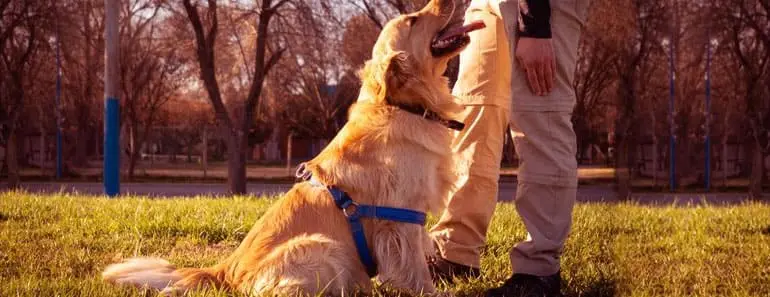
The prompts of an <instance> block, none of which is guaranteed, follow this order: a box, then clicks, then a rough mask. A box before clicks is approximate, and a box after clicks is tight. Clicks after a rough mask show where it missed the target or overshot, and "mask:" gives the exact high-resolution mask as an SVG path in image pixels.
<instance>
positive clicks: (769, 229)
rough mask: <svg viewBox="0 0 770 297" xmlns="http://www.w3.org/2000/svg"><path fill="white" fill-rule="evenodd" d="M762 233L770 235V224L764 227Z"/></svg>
mask: <svg viewBox="0 0 770 297" xmlns="http://www.w3.org/2000/svg"><path fill="white" fill-rule="evenodd" d="M761 232H762V235H767V236H770V226H767V227H765V228H762V231H761Z"/></svg>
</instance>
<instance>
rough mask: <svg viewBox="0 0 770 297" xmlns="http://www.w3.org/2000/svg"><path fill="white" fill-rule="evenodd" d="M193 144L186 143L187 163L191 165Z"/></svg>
mask: <svg viewBox="0 0 770 297" xmlns="http://www.w3.org/2000/svg"><path fill="white" fill-rule="evenodd" d="M193 146H194V144H193V143H187V163H192V162H193V161H192V151H193Z"/></svg>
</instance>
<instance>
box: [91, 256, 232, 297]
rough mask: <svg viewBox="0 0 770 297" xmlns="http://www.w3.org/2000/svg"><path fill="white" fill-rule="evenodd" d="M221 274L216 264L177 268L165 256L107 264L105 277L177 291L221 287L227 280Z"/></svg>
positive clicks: (109, 279)
mask: <svg viewBox="0 0 770 297" xmlns="http://www.w3.org/2000/svg"><path fill="white" fill-rule="evenodd" d="M220 275H221V274H219V273H217V272H216V271H215V269H214V268H181V269H177V268H176V267H174V265H171V263H169V262H168V261H166V260H163V259H158V258H133V259H128V260H126V261H124V262H121V263H116V264H112V265H110V266H107V268H106V269H104V272H103V273H102V278H103V279H104V280H105V281H107V282H110V283H114V284H118V285H131V286H135V287H139V288H153V289H157V290H160V291H161V292H162V293H175V292H185V291H187V290H190V289H197V288H221V287H222V285H223V284H224V282H223V280H222V279H221V277H220Z"/></svg>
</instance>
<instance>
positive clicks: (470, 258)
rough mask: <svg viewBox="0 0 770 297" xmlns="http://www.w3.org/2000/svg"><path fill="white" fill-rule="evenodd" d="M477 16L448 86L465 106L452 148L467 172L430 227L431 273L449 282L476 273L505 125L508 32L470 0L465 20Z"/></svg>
mask: <svg viewBox="0 0 770 297" xmlns="http://www.w3.org/2000/svg"><path fill="white" fill-rule="evenodd" d="M481 2H482V1H479V3H481ZM479 19H481V20H483V21H484V23H485V24H486V28H485V29H482V30H479V31H475V32H472V33H471V34H470V38H471V43H470V44H469V46H468V47H467V48H466V49H465V50H464V51H463V52H462V53H461V55H460V71H459V76H458V81H457V83H456V84H455V87H454V90H453V93H454V95H455V96H456V97H457V100H458V101H459V102H460V103H461V104H464V105H465V106H466V110H465V112H464V119H463V122H465V124H466V128H465V129H464V130H463V131H461V132H459V133H458V135H456V138H455V143H454V146H455V150H456V151H457V152H458V155H459V156H460V157H461V158H463V159H465V160H467V161H468V164H469V166H468V167H467V170H468V171H467V172H464V174H463V176H462V177H461V178H460V179H459V180H458V182H457V184H456V186H457V187H458V189H457V191H456V192H455V193H454V194H453V196H452V197H451V198H450V199H449V201H448V205H447V209H446V210H445V211H444V213H443V214H442V216H441V217H440V219H439V222H438V223H437V224H436V225H435V226H434V227H433V228H432V229H431V235H432V236H433V239H434V242H435V243H436V246H437V248H438V251H439V256H440V257H441V258H442V259H439V260H440V261H439V262H440V263H435V262H434V263H433V265H432V267H433V268H434V272H435V273H434V276H435V277H436V278H439V279H445V280H450V281H451V277H452V276H453V275H455V274H471V275H474V274H478V267H479V266H480V250H481V248H482V247H483V246H484V242H485V241H486V232H487V227H488V225H489V221H490V219H491V217H492V214H493V212H494V210H495V205H496V203H497V186H498V184H497V182H498V179H499V175H500V160H501V157H502V148H503V142H504V140H505V138H504V137H505V133H506V127H507V126H508V106H510V72H511V70H510V67H511V62H510V58H509V57H510V56H509V54H508V53H509V48H508V41H507V35H506V33H505V29H504V27H503V23H502V20H501V18H500V17H499V16H498V15H495V14H494V13H493V12H492V9H490V8H489V7H488V5H486V1H483V5H479V4H478V3H471V6H470V8H469V9H468V11H467V13H466V22H470V21H474V20H479ZM442 261H443V262H442ZM446 261H449V263H446ZM452 268H459V270H460V271H457V269H452ZM470 268H474V269H473V270H474V271H475V272H471V271H470ZM458 272H459V273H458ZM466 272H469V273H466ZM436 274H438V275H436Z"/></svg>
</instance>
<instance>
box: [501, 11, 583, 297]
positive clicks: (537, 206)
mask: <svg viewBox="0 0 770 297" xmlns="http://www.w3.org/2000/svg"><path fill="white" fill-rule="evenodd" d="M550 4H551V9H552V13H551V31H552V44H553V48H554V56H555V59H556V61H555V62H556V67H555V68H556V73H555V81H554V88H553V90H552V91H551V92H550V93H549V94H547V95H546V96H536V95H534V94H533V93H532V91H531V90H530V88H529V85H528V82H527V78H526V73H524V71H523V70H522V68H521V67H519V66H518V65H516V62H514V67H513V73H512V76H511V80H512V82H511V85H512V91H513V98H512V105H511V110H512V112H511V133H512V136H513V138H514V145H515V147H516V152H517V154H518V155H519V160H520V163H519V173H518V177H517V178H518V188H517V191H516V199H515V204H516V209H517V211H518V213H519V216H520V217H521V219H522V221H523V222H524V225H525V227H526V229H527V232H528V236H527V239H526V240H525V241H523V242H520V243H518V244H516V245H515V246H514V248H513V249H512V250H511V265H512V270H513V275H512V276H511V278H509V279H508V280H507V281H506V282H505V284H504V285H503V286H501V287H499V288H495V289H491V290H489V291H487V294H486V296H490V297H492V296H539V297H540V296H560V292H559V291H560V284H561V277H560V275H559V271H560V262H559V259H560V256H561V253H562V249H563V247H564V242H565V240H566V239H567V236H568V234H569V230H570V226H571V223H572V208H573V206H574V203H575V195H576V190H577V161H576V159H575V158H576V156H575V154H576V139H575V133H574V131H573V128H572V122H571V116H572V110H573V108H574V105H575V93H574V90H573V87H572V82H573V78H574V71H575V64H576V61H577V48H578V43H579V38H580V33H581V30H582V27H583V23H584V22H585V16H586V13H587V6H588V1H587V0H551V1H550ZM503 14H504V15H503V18H504V19H506V23H511V22H509V21H508V19H509V18H510V19H514V20H515V19H517V18H518V11H516V12H515V13H511V12H510V11H506V12H504V13H503ZM513 23H514V25H513V26H514V28H515V26H516V25H515V21H513ZM512 40H514V41H516V39H515V38H513V39H512ZM512 48H514V49H515V46H512ZM512 55H513V53H512Z"/></svg>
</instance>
